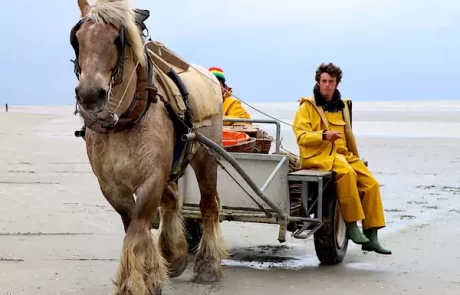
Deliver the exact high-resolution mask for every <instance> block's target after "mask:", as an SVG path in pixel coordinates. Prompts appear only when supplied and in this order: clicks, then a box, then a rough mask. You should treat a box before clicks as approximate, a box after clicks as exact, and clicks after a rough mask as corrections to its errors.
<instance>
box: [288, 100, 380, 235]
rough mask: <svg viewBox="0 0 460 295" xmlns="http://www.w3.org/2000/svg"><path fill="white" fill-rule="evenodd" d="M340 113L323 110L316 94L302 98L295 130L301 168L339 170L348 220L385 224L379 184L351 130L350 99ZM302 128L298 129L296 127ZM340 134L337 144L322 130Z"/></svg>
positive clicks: (341, 198) (338, 185) (367, 224)
mask: <svg viewBox="0 0 460 295" xmlns="http://www.w3.org/2000/svg"><path fill="white" fill-rule="evenodd" d="M342 101H343V102H344V104H345V107H344V108H343V110H342V111H341V112H336V113H334V112H333V113H331V112H324V110H323V108H322V107H321V106H318V105H317V104H316V102H315V98H314V97H309V98H302V99H301V100H300V106H299V109H298V110H297V112H296V115H295V117H294V123H293V127H292V128H293V130H294V133H295V136H296V140H297V144H298V146H299V154H300V157H301V158H300V165H301V168H302V169H318V170H322V171H330V170H332V171H334V172H335V173H336V176H335V181H336V190H337V198H338V200H339V204H340V208H341V210H342V215H343V218H344V220H345V222H346V223H348V222H353V221H359V220H362V222H363V227H364V229H368V228H371V227H376V228H382V227H384V226H385V217H384V211H383V206H382V200H381V196H380V189H379V187H380V185H379V183H378V181H377V180H376V179H375V178H374V176H373V175H372V173H371V172H370V171H369V169H368V168H367V167H366V166H365V165H364V163H363V162H362V161H360V159H359V153H358V148H357V146H356V140H355V136H354V134H353V131H352V129H351V120H350V108H349V103H350V100H348V99H342ZM296 127H299V128H296ZM324 130H333V131H338V132H340V133H341V138H340V139H337V140H336V141H335V142H334V143H332V142H330V141H327V140H323V139H322V132H323V131H324Z"/></svg>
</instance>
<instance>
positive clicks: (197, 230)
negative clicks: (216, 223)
mask: <svg viewBox="0 0 460 295" xmlns="http://www.w3.org/2000/svg"><path fill="white" fill-rule="evenodd" d="M185 231H186V239H187V242H188V252H189V253H191V254H195V253H196V250H197V249H198V245H199V244H200V241H201V237H202V236H203V229H202V223H201V220H198V219H190V218H186V219H185Z"/></svg>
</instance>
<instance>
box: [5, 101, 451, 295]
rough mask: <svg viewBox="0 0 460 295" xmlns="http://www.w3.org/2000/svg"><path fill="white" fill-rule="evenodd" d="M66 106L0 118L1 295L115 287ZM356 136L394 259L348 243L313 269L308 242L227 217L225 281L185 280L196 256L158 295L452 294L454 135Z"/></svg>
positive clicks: (101, 220) (96, 202)
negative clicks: (378, 193) (329, 262)
mask: <svg viewBox="0 0 460 295" xmlns="http://www.w3.org/2000/svg"><path fill="white" fill-rule="evenodd" d="M23 110H24V111H26V110H25V109H23ZM50 110H51V111H53V112H54V114H53V115H52V114H48V113H50ZM72 111H73V109H72V107H71V106H69V107H65V108H55V109H50V108H42V109H40V108H36V109H35V111H34V112H35V114H31V111H30V109H28V110H27V112H28V114H26V113H21V112H19V111H18V110H16V111H15V110H14V108H10V113H8V114H5V113H0V142H1V144H0V155H1V156H0V200H1V203H0V204H1V205H0V294H12V295H16V294H47V295H48V294H87V295H96V294H108V293H109V291H110V290H111V279H112V277H113V275H114V273H115V271H116V266H117V261H118V258H119V254H120V249H121V243H122V240H123V230H122V224H121V220H120V218H119V217H118V215H117V214H116V213H115V212H114V211H113V209H112V208H111V207H110V206H109V204H108V203H107V202H106V201H105V199H104V198H103V196H102V194H101V193H100V191H99V187H98V185H97V181H96V178H95V177H94V175H93V174H92V172H91V168H90V166H89V164H88V160H87V157H86V153H85V148H84V143H83V141H82V140H81V139H80V138H74V137H73V132H74V130H77V129H79V128H80V126H81V124H80V122H79V119H78V118H77V117H74V116H73V115H72ZM287 137H288V136H287ZM358 141H359V147H360V149H361V151H362V156H363V157H365V158H366V159H368V160H369V166H370V168H371V170H372V171H373V172H374V173H375V175H376V177H377V178H378V179H379V181H380V183H381V185H382V187H381V189H382V194H383V197H384V206H385V210H386V212H387V215H386V217H387V222H388V227H387V228H386V229H384V230H382V232H381V236H382V241H384V243H385V245H387V246H388V247H390V248H391V249H392V250H393V255H392V256H380V255H377V254H374V253H370V254H363V252H362V251H361V250H360V248H359V247H358V246H355V245H351V246H350V248H349V251H348V254H347V256H346V258H345V261H344V262H343V263H342V264H341V265H338V266H334V267H325V266H320V265H319V263H318V260H317V259H316V255H315V252H314V248H313V242H312V240H311V239H310V240H308V241H299V240H293V239H290V238H289V239H288V241H287V242H286V243H285V244H279V243H278V242H277V240H276V239H277V233H278V231H277V227H276V226H270V225H256V224H241V223H226V222H225V223H223V224H222V226H223V233H224V237H225V239H226V241H227V243H228V244H229V246H230V248H231V251H232V256H231V257H229V259H227V260H225V261H223V264H224V279H223V281H222V282H221V283H219V284H216V285H196V284H192V283H190V279H191V267H193V257H192V256H191V257H190V261H191V263H190V265H189V269H187V271H186V272H185V273H184V274H183V275H182V276H181V277H179V278H177V279H172V280H171V281H170V282H169V283H168V285H167V286H166V287H165V289H164V294H166V295H173V294H174V295H176V294H184V293H188V294H222V295H230V294H280V293H281V294H282V293H287V292H289V293H288V294H292V295H296V294H299V295H300V294H309V293H312V294H352V293H356V294H369V293H370V292H372V294H459V292H460V270H459V268H458V265H460V264H459V263H460V252H459V251H458V250H457V247H458V246H457V245H458V244H459V242H458V241H459V240H460V229H459V228H458V226H457V224H459V222H460V201H459V199H458V196H459V194H460V149H459V148H458V146H459V144H460V139H458V138H436V137H423V138H417V137H412V138H405V137H365V136H358Z"/></svg>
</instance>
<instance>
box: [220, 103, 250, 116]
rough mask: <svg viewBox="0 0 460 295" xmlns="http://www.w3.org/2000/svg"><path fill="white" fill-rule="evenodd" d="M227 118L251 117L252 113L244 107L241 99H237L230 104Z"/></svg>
mask: <svg viewBox="0 0 460 295" xmlns="http://www.w3.org/2000/svg"><path fill="white" fill-rule="evenodd" d="M224 118H225V119H227V118H238V119H251V115H249V113H248V112H246V110H245V109H244V108H243V106H242V105H241V102H240V101H239V100H235V101H233V102H232V104H231V105H230V107H229V109H228V111H227V114H226V116H224Z"/></svg>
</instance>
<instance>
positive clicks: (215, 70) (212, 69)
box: [209, 67, 225, 83]
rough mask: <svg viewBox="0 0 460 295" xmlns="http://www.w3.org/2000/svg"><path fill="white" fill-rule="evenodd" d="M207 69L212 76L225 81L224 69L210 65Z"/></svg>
mask: <svg viewBox="0 0 460 295" xmlns="http://www.w3.org/2000/svg"><path fill="white" fill-rule="evenodd" d="M209 71H210V72H211V73H213V74H214V76H216V77H217V79H219V80H221V81H222V82H224V83H225V74H224V71H222V69H220V68H217V67H210V68H209Z"/></svg>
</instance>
